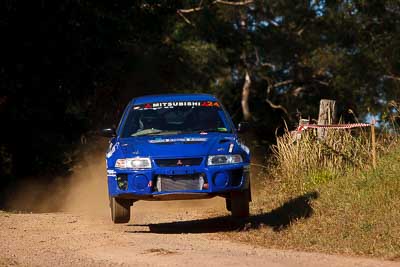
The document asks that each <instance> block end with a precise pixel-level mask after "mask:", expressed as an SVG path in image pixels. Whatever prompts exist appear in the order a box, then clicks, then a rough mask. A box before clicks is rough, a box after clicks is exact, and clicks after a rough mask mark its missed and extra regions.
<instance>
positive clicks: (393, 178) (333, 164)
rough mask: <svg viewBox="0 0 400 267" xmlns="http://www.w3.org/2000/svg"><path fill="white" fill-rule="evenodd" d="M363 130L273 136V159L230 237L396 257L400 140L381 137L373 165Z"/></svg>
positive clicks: (399, 225) (285, 246)
mask: <svg viewBox="0 0 400 267" xmlns="http://www.w3.org/2000/svg"><path fill="white" fill-rule="evenodd" d="M369 140H370V138H369V131H366V130H362V131H359V130H358V132H356V133H355V132H354V131H349V130H341V131H330V133H329V134H328V136H327V138H326V139H325V140H323V141H322V140H318V139H317V137H316V134H315V133H314V132H313V131H307V132H305V133H303V135H302V137H301V139H300V140H297V141H296V140H295V139H293V136H291V135H290V134H289V133H288V134H286V135H284V136H283V137H279V138H278V140H277V145H276V146H275V147H274V149H273V154H274V160H273V162H272V163H271V164H270V166H271V168H270V171H269V173H268V175H267V177H266V175H265V172H264V173H260V174H259V175H258V177H254V178H255V179H253V180H261V181H263V182H262V183H263V184H262V189H261V190H260V191H259V192H258V193H257V194H256V196H255V197H254V201H253V214H254V215H253V216H252V217H251V218H250V222H248V223H247V224H244V227H243V229H241V231H237V232H230V233H226V235H228V236H230V237H233V238H234V239H236V240H241V241H244V242H250V243H252V244H258V245H262V246H267V247H270V248H280V249H295V250H305V251H320V252H327V253H340V254H349V255H364V256H374V257H382V258H386V259H394V260H399V259H400V243H399V240H400V220H399V219H400V210H399V208H398V207H399V206H400V194H399V192H400V179H399V177H400V143H399V142H398V139H397V138H396V137H395V136H394V135H383V134H381V135H379V138H378V155H379V157H378V165H377V168H376V169H373V168H372V164H371V159H370V157H371V156H370V147H371V146H370V141H369Z"/></svg>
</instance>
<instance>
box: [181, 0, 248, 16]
mask: <svg viewBox="0 0 400 267" xmlns="http://www.w3.org/2000/svg"><path fill="white" fill-rule="evenodd" d="M252 3H254V0H244V1H239V2H231V1H225V0H215V1H213V2H211V4H210V6H213V5H217V4H221V5H227V6H247V5H249V4H252ZM202 9H204V6H203V1H201V2H200V4H199V5H198V6H197V7H194V8H188V9H178V11H179V12H181V13H183V14H184V13H193V12H197V11H200V10H202Z"/></svg>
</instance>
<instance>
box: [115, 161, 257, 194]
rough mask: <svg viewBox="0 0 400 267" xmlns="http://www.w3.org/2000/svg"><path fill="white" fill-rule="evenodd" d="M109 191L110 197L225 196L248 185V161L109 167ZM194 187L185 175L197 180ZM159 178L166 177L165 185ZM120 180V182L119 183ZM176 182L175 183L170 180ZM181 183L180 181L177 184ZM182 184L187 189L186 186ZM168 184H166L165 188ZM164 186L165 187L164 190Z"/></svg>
mask: <svg viewBox="0 0 400 267" xmlns="http://www.w3.org/2000/svg"><path fill="white" fill-rule="evenodd" d="M107 173H108V174H107V175H108V190H109V195H110V196H111V197H121V198H129V199H136V200H140V199H144V200H178V199H198V198H209V197H213V196H216V195H224V194H226V193H228V192H230V191H237V190H244V189H247V188H248V187H249V184H250V175H249V163H241V164H232V165H220V166H188V167H186V166H179V167H163V168H159V167H156V168H153V169H149V170H123V169H108V171H107ZM200 176H201V179H202V180H200V186H199V187H198V188H194V187H193V185H192V184H190V182H189V181H185V178H186V177H187V179H191V180H192V181H196V177H200ZM161 179H168V182H169V184H168V183H165V184H166V186H164V185H163V186H160V185H161V183H160V180H161ZM122 180H123V182H121V181H122ZM175 180H177V181H179V182H178V183H177V186H174V185H173V181H175ZM179 183H181V184H179ZM185 183H186V184H188V185H189V186H188V188H185V187H186V186H185ZM121 185H122V186H121ZM168 186H169V187H168ZM165 187H168V188H166V189H165Z"/></svg>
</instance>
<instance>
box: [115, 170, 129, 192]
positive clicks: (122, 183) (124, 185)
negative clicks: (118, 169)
mask: <svg viewBox="0 0 400 267" xmlns="http://www.w3.org/2000/svg"><path fill="white" fill-rule="evenodd" d="M116 180H117V186H118V188H119V189H120V190H128V175H127V174H118V176H117V179H116Z"/></svg>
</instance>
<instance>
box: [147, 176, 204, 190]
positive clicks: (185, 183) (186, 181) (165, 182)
mask: <svg viewBox="0 0 400 267" xmlns="http://www.w3.org/2000/svg"><path fill="white" fill-rule="evenodd" d="M204 183H205V177H204V175H201V174H193V175H158V176H157V181H156V185H155V188H154V189H155V191H158V192H161V191H163V192H168V191H182V190H203V186H204Z"/></svg>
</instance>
